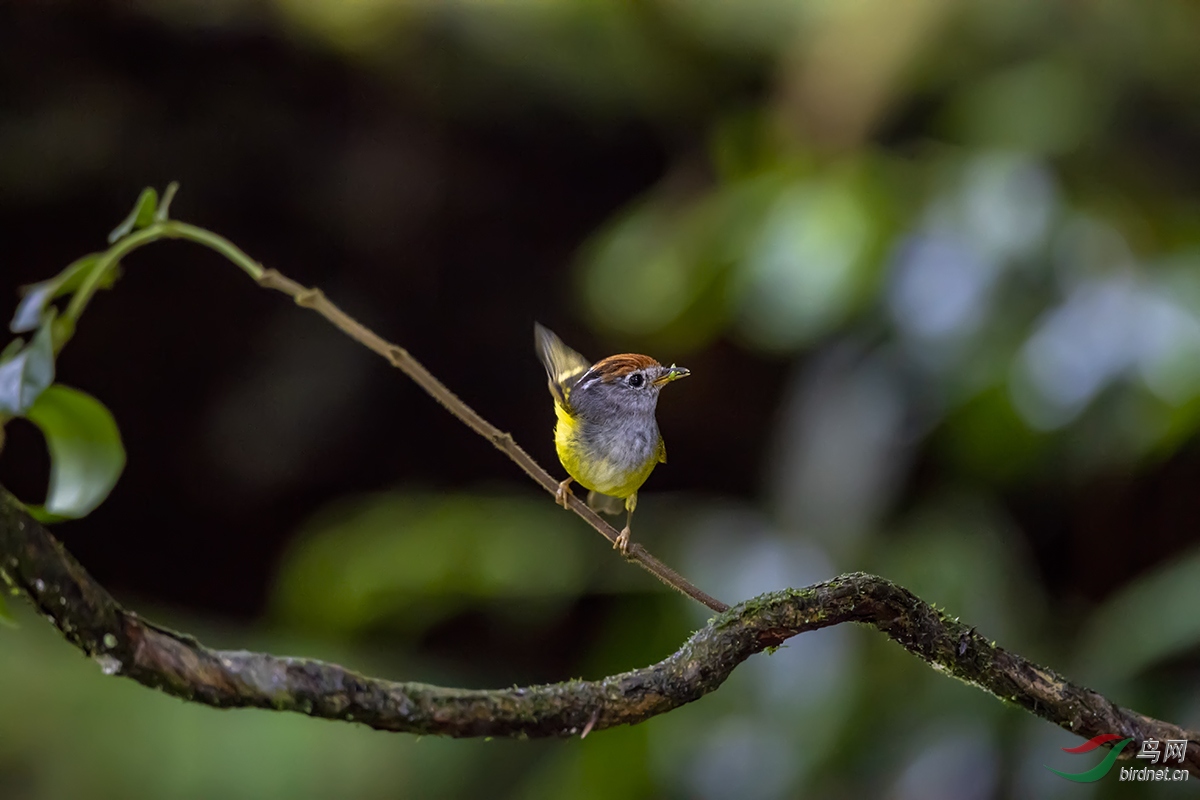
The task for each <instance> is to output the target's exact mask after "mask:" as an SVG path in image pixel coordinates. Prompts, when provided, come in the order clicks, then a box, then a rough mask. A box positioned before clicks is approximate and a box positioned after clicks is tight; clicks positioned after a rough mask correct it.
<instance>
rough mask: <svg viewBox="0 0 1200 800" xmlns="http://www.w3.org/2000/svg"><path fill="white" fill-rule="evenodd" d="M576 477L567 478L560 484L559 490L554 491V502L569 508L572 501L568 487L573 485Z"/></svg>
mask: <svg viewBox="0 0 1200 800" xmlns="http://www.w3.org/2000/svg"><path fill="white" fill-rule="evenodd" d="M573 480H575V479H574V478H567V479H566V480H565V481H562V482H561V483H559V484H558V491H557V492H555V493H554V502H556V503H558V504H559V505H560V506H562V507H563V508H569V507H570V505H569V504H570V502H571V499H570V498H571V493H570V492H569V491H567V487H569V486H570V485H571V481H573Z"/></svg>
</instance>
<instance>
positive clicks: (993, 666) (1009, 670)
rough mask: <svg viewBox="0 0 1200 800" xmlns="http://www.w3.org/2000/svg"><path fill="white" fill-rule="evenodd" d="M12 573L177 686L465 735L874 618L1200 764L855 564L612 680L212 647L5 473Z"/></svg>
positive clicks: (57, 617)
mask: <svg viewBox="0 0 1200 800" xmlns="http://www.w3.org/2000/svg"><path fill="white" fill-rule="evenodd" d="M0 575H2V576H3V577H4V579H5V580H7V581H8V583H9V584H10V585H11V586H12V587H13V588H15V589H17V590H19V591H20V592H22V593H24V594H25V595H27V596H28V597H29V599H30V600H31V601H32V602H33V604H34V605H35V606H37V608H38V610H39V611H41V612H42V613H43V614H45V615H46V616H48V617H49V618H50V619H51V621H53V622H54V624H55V625H57V626H58V628H59V630H60V631H62V633H63V636H65V637H66V639H67V640H68V641H69V642H71V643H72V644H74V645H75V646H76V647H78V648H79V649H80V650H82V651H83V652H84V653H86V654H87V655H89V656H91V657H92V658H93V659H95V660H96V661H97V663H99V664H100V666H101V667H102V668H103V669H104V671H105V672H106V673H109V674H119V675H123V676H125V677H127V678H131V679H133V680H135V681H137V682H139V683H141V684H144V685H146V686H150V687H153V688H156V689H161V690H163V691H164V692H166V693H167V694H170V695H173V696H175V697H180V698H183V699H184V700H190V701H192V702H196V703H203V704H205V705H209V706H214V707H216V708H265V709H275V710H279V711H296V712H299V713H302V714H307V715H309V716H313V717H321V718H324V719H337V720H346V721H353V722H360V723H362V724H364V725H368V726H370V727H372V728H376V729H379V730H388V731H403V732H408V733H417V734H439V735H445V736H455V737H470V736H513V737H524V736H529V737H535V736H536V737H548V736H559V737H566V736H572V735H576V734H582V733H586V732H589V731H591V730H602V729H604V728H611V727H613V726H616V725H624V724H635V723H638V722H642V721H644V720H647V719H649V718H650V717H653V716H657V715H658V714H663V713H666V712H667V711H670V710H672V709H674V708H678V707H679V706H681V705H683V704H685V703H690V702H691V701H693V700H697V699H699V698H700V697H702V696H704V695H705V694H708V693H709V692H711V691H713V690H715V689H716V688H717V687H719V686H720V685H721V684H722V683H723V682H724V681H725V679H726V678H728V677H729V675H730V674H731V673H732V672H733V670H734V668H735V667H737V665H738V664H740V663H741V662H743V661H745V660H746V659H747V658H749V657H750V656H751V655H753V654H755V653H757V652H759V651H761V650H764V649H766V648H769V647H775V646H778V645H779V644H781V643H783V642H784V641H785V640H787V639H788V638H790V637H792V636H795V635H797V634H800V633H803V632H805V631H811V630H817V629H819V628H826V627H829V626H831V625H838V624H840V623H843V622H858V623H861V624H864V625H870V626H872V627H874V628H877V629H878V630H880V631H882V632H883V633H884V634H886V635H887V636H889V637H890V638H891V639H893V640H894V641H896V642H898V643H899V644H900V645H901V646H902V647H904V648H905V649H906V650H908V651H909V652H910V653H912V654H914V655H915V656H917V657H918V658H920V659H922V660H923V661H925V662H927V663H928V664H929V665H930V666H932V667H933V668H934V669H936V670H938V671H940V672H945V673H947V674H949V675H952V676H953V677H955V678H958V679H959V680H961V681H964V682H966V683H969V684H971V685H973V686H976V687H978V688H980V689H982V690H983V691H985V692H988V693H989V694H991V695H993V696H995V697H997V698H999V699H1000V700H1002V701H1004V702H1006V703H1012V704H1014V705H1018V706H1020V707H1022V708H1024V709H1026V710H1027V711H1029V712H1031V713H1033V714H1035V715H1037V716H1039V717H1042V718H1043V719H1046V720H1049V721H1050V722H1053V723H1054V724H1056V725H1059V726H1060V727H1062V728H1065V729H1066V730H1069V731H1071V732H1072V733H1076V734H1078V735H1080V736H1083V737H1085V738H1091V737H1093V736H1097V735H1099V734H1102V733H1116V734H1119V735H1120V736H1121V737H1122V738H1124V737H1131V738H1133V740H1134V743H1135V747H1133V748H1129V749H1128V750H1127V751H1126V753H1127V754H1129V753H1134V752H1137V749H1138V748H1140V745H1141V742H1142V741H1143V740H1145V739H1151V738H1153V739H1158V740H1160V741H1161V740H1164V739H1188V740H1190V741H1189V744H1188V747H1187V752H1186V757H1185V761H1184V766H1185V767H1186V768H1187V769H1188V770H1189V772H1191V773H1192V774H1194V775H1197V776H1198V777H1200V732H1196V731H1187V730H1184V729H1182V728H1180V727H1178V726H1176V725H1172V724H1170V723H1166V722H1161V721H1159V720H1156V719H1151V718H1150V717H1147V716H1144V715H1142V714H1139V713H1137V712H1135V711H1131V710H1129V709H1126V708H1122V707H1120V706H1118V705H1116V704H1115V703H1113V702H1111V701H1110V700H1108V699H1107V698H1105V697H1104V696H1102V695H1100V694H1097V693H1096V692H1093V691H1091V690H1089V689H1085V688H1083V687H1081V686H1076V685H1074V684H1072V683H1070V682H1068V681H1067V680H1066V679H1065V678H1063V677H1062V676H1061V675H1058V674H1057V673H1055V672H1053V671H1052V670H1049V669H1046V668H1044V667H1040V666H1038V665H1036V664H1032V663H1030V662H1029V661H1026V660H1025V659H1024V658H1021V657H1020V656H1018V655H1016V654H1014V653H1010V652H1008V651H1007V650H1005V649H1003V648H1001V647H997V646H995V645H993V644H991V643H989V642H988V640H987V639H986V638H985V637H983V636H981V635H980V634H978V633H976V632H975V629H974V628H970V627H968V626H967V625H965V624H963V623H961V622H958V621H957V620H955V619H950V618H948V617H947V616H946V615H945V614H943V613H941V612H939V611H937V610H936V609H934V608H933V607H932V606H930V605H929V604H928V603H926V602H925V601H923V600H921V599H920V598H918V597H916V596H915V595H913V594H912V593H911V592H909V591H908V590H907V589H904V588H903V587H900V586H897V585H895V584H894V583H891V582H890V581H887V580H884V579H883V578H878V577H875V576H873V575H865V574H862V573H853V574H849V575H843V576H841V577H838V578H834V579H833V580H830V581H825V582H823V583H818V584H815V585H813V586H809V587H807V588H804V589H790V590H787V591H782V592H772V593H770V594H765V595H762V596H760V597H756V598H754V599H752V600H748V601H746V602H744V603H741V604H739V605H737V606H735V607H734V608H732V609H730V610H729V611H727V612H725V613H723V614H721V615H720V616H718V617H716V618H714V619H713V620H711V621H710V622H709V624H708V625H707V626H705V627H704V628H703V629H701V630H699V631H697V632H696V633H695V634H693V635H692V637H691V638H690V639H688V641H687V642H685V643H684V645H683V647H681V648H680V649H679V650H678V651H677V652H676V653H674V654H673V655H671V656H669V657H668V658H666V659H664V660H663V661H660V662H659V663H657V664H653V665H651V666H649V667H646V668H644V669H639V670H633V671H632V672H625V673H622V674H620V675H613V676H611V677H607V678H603V679H601V680H598V681H568V682H566V683H558V684H551V685H546V686H532V687H528V688H515V689H497V690H491V691H487V690H468V689H451V688H442V687H438V686H431V685H428V684H423V683H400V682H394V681H388V680H383V679H380V678H371V677H367V676H364V675H360V674H358V673H355V672H352V671H350V670H348V669H345V668H343V667H340V666H337V665H335V664H328V663H324V662H321V661H314V660H309V659H303V658H281V657H278V656H273V655H268V654H266V653H253V652H247V651H229V650H211V649H209V648H207V647H205V646H204V645H202V644H201V643H200V642H198V641H196V639H194V638H192V637H191V636H188V635H186V634H181V633H176V632H174V631H170V630H167V629H166V628H162V627H159V626H158V625H155V624H154V623H152V622H149V621H148V620H144V619H141V618H140V617H138V616H137V614H135V613H133V612H131V611H127V610H125V609H124V608H122V607H121V606H120V605H119V604H118V603H117V602H116V600H114V599H113V598H112V596H111V595H109V593H108V592H107V591H105V590H104V588H103V587H102V586H100V585H99V584H98V583H96V582H95V581H94V580H93V579H92V578H91V576H89V575H88V574H87V571H86V570H85V569H84V568H83V567H82V566H81V565H80V564H79V562H77V561H76V560H75V559H74V558H73V557H72V556H71V555H70V553H68V552H67V551H66V549H64V548H63V546H62V545H61V544H60V543H59V542H58V541H57V540H56V539H55V538H54V537H53V536H51V534H50V532H49V531H47V530H46V529H45V528H44V527H42V526H41V525H40V524H39V523H38V522H36V521H35V520H33V519H32V518H31V517H30V516H28V515H27V514H26V513H25V511H24V508H23V507H22V505H21V503H20V502H19V501H18V500H17V499H16V498H15V497H13V496H12V495H11V494H9V493H8V492H7V491H6V490H4V489H3V487H0Z"/></svg>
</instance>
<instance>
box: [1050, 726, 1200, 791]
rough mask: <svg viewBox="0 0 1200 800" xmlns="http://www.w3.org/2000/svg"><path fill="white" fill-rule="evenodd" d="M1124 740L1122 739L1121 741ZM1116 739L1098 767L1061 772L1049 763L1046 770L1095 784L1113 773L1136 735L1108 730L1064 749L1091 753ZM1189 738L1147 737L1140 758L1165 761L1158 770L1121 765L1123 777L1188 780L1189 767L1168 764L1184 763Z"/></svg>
mask: <svg viewBox="0 0 1200 800" xmlns="http://www.w3.org/2000/svg"><path fill="white" fill-rule="evenodd" d="M1117 740H1120V741H1117ZM1113 741H1116V742H1117V743H1116V744H1114V745H1113V746H1112V749H1111V750H1109V751H1108V755H1106V756H1105V757H1104V760H1103V761H1101V762H1100V763H1099V764H1097V765H1096V766H1094V767H1092V768H1091V769H1089V770H1086V771H1084V772H1060V771H1059V770H1056V769H1054V768H1053V767H1050V766H1047V767H1046V769H1048V770H1050V771H1051V772H1053V773H1054V774H1055V775H1059V776H1061V777H1063V778H1066V779H1067V780H1069V781H1075V782H1076V783H1091V782H1093V781H1098V780H1100V779H1101V778H1103V777H1104V776H1105V775H1107V774H1108V773H1109V770H1111V769H1112V767H1113V764H1115V763H1116V761H1117V758H1118V756H1120V755H1121V751H1122V750H1124V749H1125V746H1126V745H1127V744H1129V743H1130V742H1132V741H1133V739H1132V738H1123V737H1121V736H1120V735H1119V734H1116V733H1104V734H1101V735H1100V736H1096V737H1094V738H1092V739H1089V740H1088V741H1086V742H1084V743H1083V744H1081V745H1079V746H1078V747H1064V748H1063V751H1064V752H1067V753H1090V752H1091V751H1093V750H1095V749H1096V748H1098V747H1100V746H1102V745H1105V744H1108V743H1109V742H1113ZM1187 746H1188V740H1187V739H1163V740H1161V741H1160V740H1158V739H1146V740H1145V741H1143V742H1142V748H1141V750H1140V751H1139V752H1138V754H1137V756H1135V757H1136V758H1143V759H1146V760H1147V761H1149V763H1150V764H1154V765H1157V764H1158V763H1159V760H1160V759H1161V761H1162V766H1161V767H1159V768H1158V769H1150V768H1149V767H1142V768H1140V769H1139V768H1136V767H1132V768H1131V767H1121V773H1120V780H1123V781H1186V780H1187V779H1188V771H1187V770H1186V769H1169V768H1167V764H1169V763H1171V762H1172V761H1174V762H1176V763H1178V764H1180V765H1182V764H1183V761H1184V758H1186V756H1187Z"/></svg>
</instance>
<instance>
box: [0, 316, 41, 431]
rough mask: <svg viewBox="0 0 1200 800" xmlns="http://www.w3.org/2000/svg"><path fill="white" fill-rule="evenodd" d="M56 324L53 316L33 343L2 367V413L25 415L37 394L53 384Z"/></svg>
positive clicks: (0, 412) (0, 388) (0, 397)
mask: <svg viewBox="0 0 1200 800" xmlns="http://www.w3.org/2000/svg"><path fill="white" fill-rule="evenodd" d="M53 322H54V314H53V313H51V314H49V315H48V316H47V318H46V321H45V322H43V323H42V327H41V329H40V330H39V331H38V332H37V335H36V336H34V337H33V341H31V342H30V343H29V344H28V345H26V346H25V347H24V348H22V349H21V351H20V352H18V353H17V354H16V355H15V356H13V357H12V358H11V359H9V360H8V361H5V362H4V363H2V364H0V414H9V415H12V416H24V415H25V412H26V411H27V410H28V409H29V408H30V407H31V406H32V405H33V404H34V402H35V401H36V400H37V398H38V395H40V394H41V393H42V392H43V391H44V390H45V389H46V387H47V386H49V385H50V384H52V383H54V344H53V341H52V337H51V332H50V326H51V325H52V324H53ZM6 352H7V350H6Z"/></svg>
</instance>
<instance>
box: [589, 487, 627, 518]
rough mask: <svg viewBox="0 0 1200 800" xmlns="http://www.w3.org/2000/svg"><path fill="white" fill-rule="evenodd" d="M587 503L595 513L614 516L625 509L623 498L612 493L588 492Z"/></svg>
mask: <svg viewBox="0 0 1200 800" xmlns="http://www.w3.org/2000/svg"><path fill="white" fill-rule="evenodd" d="M587 504H588V508H590V509H591V510H592V511H595V512H596V513H597V514H608V515H610V516H616V515H617V514H620V513H621V512H622V511H624V510H625V501H624V500H622V499H621V498H619V497H613V496H612V495H607V494H600V493H599V492H588V496H587Z"/></svg>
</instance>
